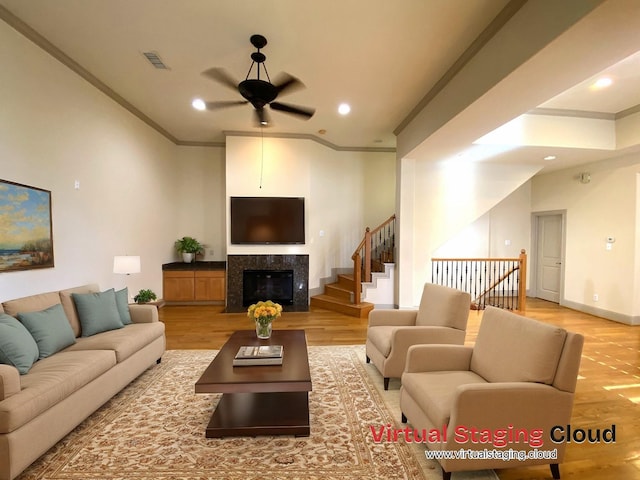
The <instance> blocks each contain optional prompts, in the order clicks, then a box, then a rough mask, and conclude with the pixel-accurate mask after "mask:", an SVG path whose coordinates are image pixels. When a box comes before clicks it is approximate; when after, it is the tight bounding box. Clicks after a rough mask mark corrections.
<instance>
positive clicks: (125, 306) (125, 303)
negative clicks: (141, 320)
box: [116, 287, 132, 325]
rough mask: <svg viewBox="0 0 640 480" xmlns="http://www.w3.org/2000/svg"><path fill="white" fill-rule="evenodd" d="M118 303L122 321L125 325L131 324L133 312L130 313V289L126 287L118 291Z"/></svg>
mask: <svg viewBox="0 0 640 480" xmlns="http://www.w3.org/2000/svg"><path fill="white" fill-rule="evenodd" d="M116 305H117V306H118V313H119V314H120V321H121V322H122V324H123V325H129V324H131V323H132V321H131V313H129V289H128V288H127V287H124V288H123V289H122V290H118V291H117V292H116Z"/></svg>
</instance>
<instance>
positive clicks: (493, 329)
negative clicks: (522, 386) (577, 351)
mask: <svg viewBox="0 0 640 480" xmlns="http://www.w3.org/2000/svg"><path fill="white" fill-rule="evenodd" d="M566 337H567V332H566V330H564V329H563V328H560V327H556V326H553V325H548V324H545V323H541V322H537V321H535V320H532V319H529V318H525V317H520V316H514V315H513V314H512V313H510V312H508V311H505V310H501V309H498V308H494V307H487V310H486V311H485V314H484V316H483V319H482V325H481V328H480V330H479V332H478V337H477V339H476V344H475V348H474V350H473V355H472V357H471V370H472V371H473V372H475V373H477V374H478V375H480V376H481V377H483V378H485V379H486V380H487V381H488V382H537V383H544V384H547V385H550V384H551V383H553V380H554V377H555V375H556V370H557V367H558V361H559V360H560V355H561V354H562V349H563V348H564V342H565V338H566Z"/></svg>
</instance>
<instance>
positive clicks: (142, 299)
mask: <svg viewBox="0 0 640 480" xmlns="http://www.w3.org/2000/svg"><path fill="white" fill-rule="evenodd" d="M157 298H158V297H156V294H155V293H153V290H149V289H146V290H140V291H139V292H138V294H137V295H136V296H135V297H133V301H134V302H136V303H149V302H153V301H154V300H156V299H157Z"/></svg>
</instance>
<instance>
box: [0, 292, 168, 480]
mask: <svg viewBox="0 0 640 480" xmlns="http://www.w3.org/2000/svg"><path fill="white" fill-rule="evenodd" d="M96 292H99V288H98V286H97V285H85V286H82V287H77V288H72V289H66V290H61V291H58V292H49V293H44V294H39V295H33V296H30V297H25V298H20V299H16V300H10V301H5V302H3V303H2V306H1V307H0V314H2V313H4V314H7V315H9V316H11V317H16V318H18V319H20V318H21V315H22V316H24V314H26V315H33V314H29V312H41V311H44V310H46V309H50V308H51V309H55V310H57V311H59V314H60V315H62V316H63V317H66V319H67V320H68V322H69V325H70V326H71V330H72V331H73V336H75V339H73V336H72V341H73V344H71V345H70V346H67V347H65V348H63V349H62V350H60V351H58V352H56V353H53V354H51V355H50V356H47V357H46V358H42V359H38V360H37V361H35V363H33V365H32V366H31V367H30V368H29V369H28V371H27V372H26V373H24V374H21V373H20V372H19V370H18V368H16V367H15V366H13V365H10V364H0V480H11V479H13V478H15V477H16V476H17V475H19V474H20V473H21V472H22V471H23V470H24V469H25V468H26V467H27V466H29V465H30V464H31V463H32V462H33V461H34V460H36V459H37V458H38V457H40V456H41V455H42V454H43V453H45V452H46V451H47V450H48V449H49V448H51V447H52V446H53V445H55V443H56V442H58V441H59V440H60V439H61V438H63V437H64V436H65V435H67V434H68V433H69V432H70V431H71V430H73V429H74V428H75V427H76V426H77V425H78V424H79V423H80V422H82V421H83V420H84V419H85V418H87V417H88V416H89V415H91V414H92V413H93V412H94V411H95V410H97V409H98V408H99V407H100V406H101V405H103V404H104V403H105V402H106V401H108V400H109V399H110V398H111V397H112V396H113V395H115V394H116V393H118V392H119V391H120V390H121V389H122V388H123V387H125V386H126V385H127V384H128V383H129V382H131V381H132V380H134V379H135V378H136V377H137V376H139V375H140V374H141V373H142V372H144V371H145V370H146V369H148V368H149V367H150V366H152V365H154V364H155V363H159V362H160V358H161V357H162V354H163V353H164V351H165V335H164V324H163V323H161V322H160V321H159V320H158V311H157V309H156V307H155V306H151V305H130V306H127V305H126V302H125V307H124V308H125V309H128V312H129V315H130V321H131V323H130V324H126V325H124V326H118V327H116V328H114V329H111V330H107V331H103V332H100V333H95V334H91V335H90V336H86V335H85V336H83V335H82V322H81V321H80V320H81V319H80V318H79V315H78V308H77V306H76V302H77V301H79V299H78V297H77V296H76V297H75V299H74V294H80V295H85V297H92V295H87V294H95V295H97V296H99V295H100V293H96ZM125 298H126V297H125ZM58 305H61V307H59V306H58ZM84 307H85V310H84V312H86V305H84ZM62 310H63V311H64V313H62ZM84 312H83V313H84ZM35 315H38V313H36V314H35ZM60 315H59V316H60ZM4 319H5V320H8V321H10V322H13V319H11V318H9V319H7V317H6V316H5V317H4ZM23 320H24V319H23ZM123 323H124V322H123ZM85 325H86V324H85ZM18 327H20V328H22V327H21V326H20V325H18ZM65 328H67V327H66V325H65ZM85 333H86V332H85ZM38 346H40V344H38Z"/></svg>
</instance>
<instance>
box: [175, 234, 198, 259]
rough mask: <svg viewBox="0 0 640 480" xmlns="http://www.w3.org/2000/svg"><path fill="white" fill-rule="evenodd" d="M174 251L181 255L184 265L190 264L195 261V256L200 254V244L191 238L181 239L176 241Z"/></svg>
mask: <svg viewBox="0 0 640 480" xmlns="http://www.w3.org/2000/svg"><path fill="white" fill-rule="evenodd" d="M175 247H176V250H177V251H178V253H181V254H182V261H183V262H184V263H191V262H193V261H194V260H195V258H196V255H197V254H198V253H201V252H202V249H203V247H202V244H201V243H200V242H198V240H196V239H195V238H193V237H182V238H180V239H178V240H176V243H175Z"/></svg>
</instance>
